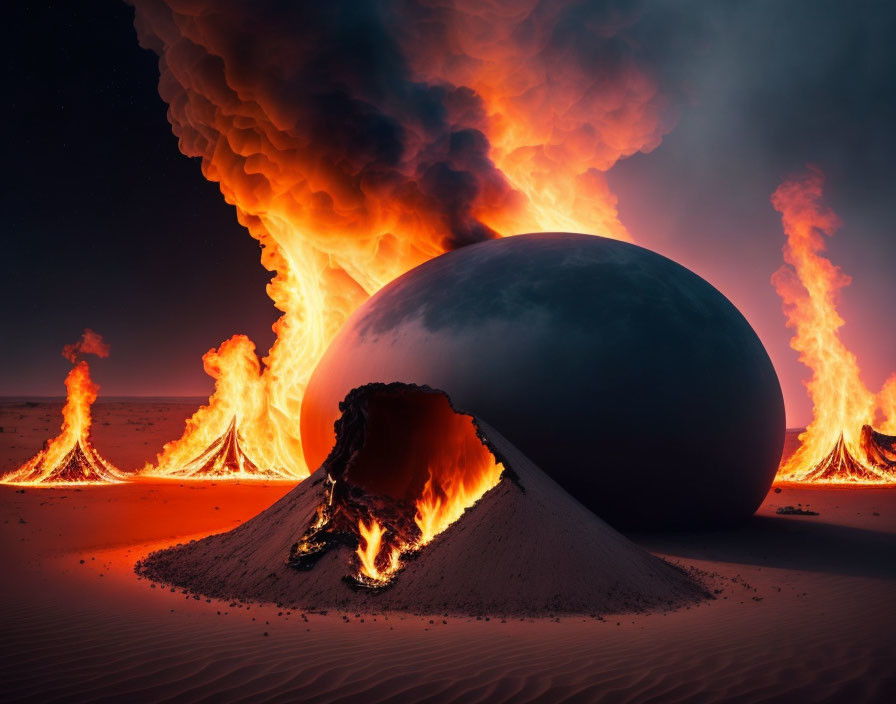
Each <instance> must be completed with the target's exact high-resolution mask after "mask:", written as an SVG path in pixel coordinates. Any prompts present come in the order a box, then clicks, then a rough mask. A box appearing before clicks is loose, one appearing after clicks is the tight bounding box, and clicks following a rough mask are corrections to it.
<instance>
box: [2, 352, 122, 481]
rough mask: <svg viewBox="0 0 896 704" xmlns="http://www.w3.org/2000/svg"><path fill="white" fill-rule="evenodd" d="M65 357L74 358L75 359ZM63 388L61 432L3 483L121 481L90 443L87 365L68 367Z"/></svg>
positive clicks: (92, 397) (92, 396)
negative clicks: (64, 391) (64, 392)
mask: <svg viewBox="0 0 896 704" xmlns="http://www.w3.org/2000/svg"><path fill="white" fill-rule="evenodd" d="M66 349H67V350H68V349H69V347H66ZM103 356H105V355H103ZM69 358H70V359H75V356H74V355H73V356H72V357H69ZM65 388H66V400H65V405H64V406H63V408H62V432H61V433H60V434H59V435H57V436H56V437H55V438H53V439H52V440H49V441H48V442H47V444H46V446H45V447H44V449H43V450H41V451H40V452H38V453H37V454H36V455H35V456H34V457H32V458H31V459H30V460H28V461H27V462H26V463H25V464H23V465H22V466H21V467H19V468H18V469H17V470H15V471H13V472H10V473H9V474H8V475H6V476H5V477H4V478H3V479H2V483H3V484H29V485H30V484H43V485H47V484H103V483H108V482H118V481H121V480H122V479H123V478H124V477H123V476H122V474H121V473H120V472H119V471H118V470H117V469H116V468H115V467H114V466H112V465H111V464H110V463H109V462H107V461H106V460H104V459H103V458H102V457H100V455H99V454H98V453H97V452H96V450H95V449H94V448H93V445H92V444H91V442H90V407H91V405H93V402H94V401H96V397H97V393H98V392H99V387H98V386H97V385H96V384H94V383H93V381H92V380H91V378H90V368H89V367H88V365H87V362H85V361H81V362H78V363H76V364H75V366H74V367H72V369H71V371H69V373H68V375H67V376H66V377H65Z"/></svg>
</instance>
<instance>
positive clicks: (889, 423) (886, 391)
mask: <svg viewBox="0 0 896 704" xmlns="http://www.w3.org/2000/svg"><path fill="white" fill-rule="evenodd" d="M877 405H878V407H879V408H880V411H881V413H882V414H883V417H884V421H883V423H881V425H880V431H881V432H882V433H886V434H887V435H896V374H892V375H891V376H890V378H889V379H887V381H886V382H885V383H884V386H883V388H882V389H881V390H880V393H879V394H878V395H877Z"/></svg>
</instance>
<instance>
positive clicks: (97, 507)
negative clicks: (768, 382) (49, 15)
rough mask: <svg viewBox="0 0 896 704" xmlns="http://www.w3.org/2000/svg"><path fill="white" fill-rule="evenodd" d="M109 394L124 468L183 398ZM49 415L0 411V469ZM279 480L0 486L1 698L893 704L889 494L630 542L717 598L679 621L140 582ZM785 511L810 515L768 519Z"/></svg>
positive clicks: (794, 494) (106, 441) (795, 498)
mask: <svg viewBox="0 0 896 704" xmlns="http://www.w3.org/2000/svg"><path fill="white" fill-rule="evenodd" d="M104 406H105V404H102V403H98V404H97V405H96V406H95V413H94V417H95V419H96V420H97V422H98V427H97V428H96V432H95V434H94V444H95V445H96V447H97V449H98V450H99V451H100V452H101V453H103V454H104V455H105V456H106V457H107V458H108V459H109V460H111V461H112V462H114V463H116V464H117V465H118V466H120V467H121V468H123V469H131V468H134V467H136V466H139V465H140V464H142V463H143V462H144V461H146V460H148V459H151V457H152V456H153V455H154V454H155V452H157V451H158V449H159V448H160V447H161V444H162V443H163V442H165V441H167V440H170V439H171V438H173V437H176V436H177V435H178V434H179V432H180V429H181V427H182V423H183V419H184V418H185V417H186V416H187V415H189V413H190V412H191V411H192V410H193V408H194V407H195V406H191V405H190V404H189V403H169V404H164V403H161V402H151V403H136V402H121V403H119V404H109V407H108V408H104ZM45 417H47V418H49V421H47V422H45V421H44V420H42V419H43V418H45ZM57 419H58V408H52V407H50V406H47V405H45V404H38V405H34V406H21V405H20V404H19V405H15V406H10V405H8V404H6V405H3V406H0V426H2V427H3V433H0V453H2V454H0V467H2V468H3V469H4V470H5V469H8V468H11V466H14V465H15V464H16V463H18V462H21V461H23V460H25V459H27V458H28V457H29V456H30V455H31V454H33V452H34V451H36V450H37V449H39V447H40V445H41V443H42V442H43V440H44V439H45V438H46V437H49V436H50V435H52V434H53V432H55V429H56V427H58V420H57ZM13 420H14V423H13V422H11V421H13ZM104 421H107V422H108V423H109V425H108V426H107V425H103V424H102V423H103V422H104ZM150 423H151V425H150ZM44 427H48V428H50V429H51V430H50V431H48V432H45V430H44ZM13 428H14V430H8V429H13ZM794 442H795V440H794V439H791V442H790V446H791V447H793V446H794V444H793V443H794ZM292 488H293V485H292V484H288V483H273V482H267V483H265V482H254V483H251V484H228V483H224V482H178V481H166V482H162V481H154V482H136V483H131V484H123V485H114V486H94V487H84V488H81V489H80V490H78V489H73V488H57V489H36V488H26V489H25V490H24V493H19V492H20V491H21V489H18V488H16V487H9V486H0V520H2V521H3V523H2V530H3V532H2V540H0V563H2V565H3V570H2V577H0V623H2V624H3V628H2V632H0V647H2V650H3V653H4V657H3V658H2V659H0V677H2V682H3V697H4V700H5V701H27V700H31V701H103V700H106V701H108V700H121V699H127V700H129V701H194V700H208V701H241V700H242V701H245V700H251V701H258V702H267V701H271V702H277V701H312V702H314V701H345V702H349V701H358V700H363V701H368V702H385V701H409V700H421V701H458V702H459V701H464V702H467V701H472V702H476V701H483V702H484V701H488V702H494V701H524V702H525V701H552V702H553V701H570V702H571V701H613V702H644V701H664V702H676V701H733V702H758V701H763V702H764V701H781V702H784V701H787V702H793V701H800V702H814V701H865V702H889V701H892V695H893V692H894V691H896V671H894V669H893V666H892V663H893V661H894V656H896V647H894V643H896V638H894V635H893V634H894V629H896V605H894V599H896V598H894V596H893V594H894V586H896V560H894V557H893V556H894V554H896V552H894V548H896V490H893V489H879V488H876V489H830V488H806V487H792V486H784V487H782V488H781V492H780V493H776V492H774V491H773V492H771V493H769V495H768V497H767V498H766V500H765V502H764V503H763V505H762V507H761V508H760V510H759V511H758V513H757V515H756V516H755V517H754V518H753V519H752V520H750V521H749V522H747V523H746V524H744V525H742V526H741V527H739V528H736V529H731V530H726V531H718V532H712V533H675V534H658V535H629V536H628V537H629V538H630V539H631V540H633V542H634V543H635V544H637V545H639V546H641V547H642V548H645V549H647V550H649V551H650V552H653V553H654V554H655V555H659V556H661V557H663V558H665V559H666V560H668V561H670V562H672V563H673V564H679V565H681V566H682V567H684V568H694V569H697V570H701V571H704V572H706V573H707V574H708V575H712V576H708V577H707V580H708V583H710V584H711V586H712V589H713V591H715V590H718V593H716V594H715V599H712V600H706V601H703V602H700V603H698V604H695V605H692V606H690V607H687V606H685V607H683V608H680V609H677V610H673V611H650V612H647V613H641V614H628V615H625V616H614V615H613V614H610V613H604V614H600V616H601V617H602V618H597V615H595V616H594V617H592V616H591V615H589V614H583V615H576V616H572V615H565V614H564V615H559V616H558V615H554V617H553V618H550V617H543V618H528V617H517V618H502V614H498V613H495V614H486V615H480V616H478V617H475V616H460V615H450V616H447V617H445V616H441V617H438V616H432V615H428V616H422V615H415V614H413V613H402V612H397V611H390V612H386V613H383V612H381V611H375V610H372V609H371V610H366V611H364V612H361V611H344V610H341V611H340V610H336V609H331V610H327V611H326V613H321V612H300V611H296V610H290V609H285V608H279V607H277V606H276V605H260V604H257V603H248V602H235V601H218V600H214V599H210V600H207V599H206V598H203V597H199V598H196V596H194V595H191V594H183V593H182V591H181V590H178V589H175V590H173V591H172V590H171V588H169V587H163V586H161V585H159V584H155V585H154V584H153V583H152V582H150V581H149V580H147V579H141V578H139V577H138V576H137V575H136V574H135V573H134V571H133V567H134V563H135V562H136V561H137V560H138V559H140V558H142V557H144V556H146V555H147V554H149V553H150V552H152V551H153V550H157V549H160V548H162V547H166V546H170V545H172V544H175V543H178V542H181V543H186V542H188V541H189V540H191V539H197V538H201V537H204V536H207V535H211V534H214V533H220V532H224V531H227V530H230V529H232V528H233V527H235V526H238V525H240V524H241V523H244V522H246V521H248V520H249V519H251V518H252V517H253V516H255V515H256V514H258V513H259V512H260V511H262V510H263V509H265V508H267V507H268V506H270V505H271V504H273V503H275V502H276V501H277V500H278V499H280V498H281V497H283V496H284V495H285V494H286V493H288V492H289V491H290V490H291V489H292ZM797 504H801V505H803V506H807V505H808V506H810V507H811V508H812V509H813V510H815V511H818V513H819V515H818V516H779V515H777V514H776V513H775V511H776V509H777V508H778V507H780V506H783V505H797Z"/></svg>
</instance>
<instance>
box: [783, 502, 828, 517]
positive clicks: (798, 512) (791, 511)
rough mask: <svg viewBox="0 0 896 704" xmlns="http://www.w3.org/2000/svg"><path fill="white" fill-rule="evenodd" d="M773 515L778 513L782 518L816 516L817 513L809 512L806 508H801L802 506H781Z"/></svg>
mask: <svg viewBox="0 0 896 704" xmlns="http://www.w3.org/2000/svg"><path fill="white" fill-rule="evenodd" d="M775 513H780V514H781V515H782V516H817V515H818V511H810V510H809V509H808V508H803V507H802V505H797V506H781V508H779V509H778V510H777V511H775Z"/></svg>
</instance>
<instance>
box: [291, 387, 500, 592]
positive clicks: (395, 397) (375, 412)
mask: <svg viewBox="0 0 896 704" xmlns="http://www.w3.org/2000/svg"><path fill="white" fill-rule="evenodd" d="M371 389H374V390H373V391H371ZM365 394H369V395H366V396H365ZM351 398H353V399H357V398H362V401H361V402H360V403H355V402H354V401H352V403H351V404H349V400H348V399H347V401H346V403H347V404H349V406H348V408H347V410H346V412H345V414H344V415H343V417H342V419H340V421H339V425H340V426H341V427H342V428H349V429H350V430H351V429H352V428H357V427H358V424H360V423H364V424H365V429H364V431H363V437H362V438H361V439H360V441H361V442H362V443H363V445H362V446H361V447H357V446H356V445H355V443H356V442H357V441H358V439H357V438H355V437H352V433H351V432H349V433H347V434H345V435H343V439H342V440H341V443H342V444H341V445H340V444H337V447H336V448H335V449H334V451H333V453H332V454H331V455H330V457H329V458H328V460H327V463H325V467H326V469H327V472H328V475H327V476H328V482H327V485H326V491H325V497H324V500H323V502H322V503H321V505H320V506H319V507H318V510H317V513H316V515H315V516H314V518H313V520H312V523H311V525H310V526H309V527H308V529H307V530H306V531H305V533H304V534H303V535H302V537H301V538H300V539H299V540H298V542H297V543H296V544H295V545H294V546H293V550H292V553H291V555H290V559H289V561H290V564H292V565H293V566H294V567H297V568H299V569H310V568H311V567H313V565H314V563H315V562H316V561H317V560H318V559H319V558H320V556H321V555H322V554H323V553H324V552H325V551H326V550H328V549H330V548H332V547H334V546H336V545H338V544H341V543H346V542H347V543H349V544H356V545H357V546H358V547H357V549H356V550H355V552H354V555H355V557H356V558H357V565H356V567H355V572H354V574H353V575H352V577H351V581H352V583H353V584H354V585H355V586H358V587H363V588H370V589H377V588H380V587H383V586H386V585H387V584H388V583H389V582H390V581H391V580H392V579H393V578H394V577H395V575H396V574H397V573H398V572H399V571H400V570H401V568H402V564H403V561H404V560H405V559H406V558H407V557H409V556H411V555H413V554H414V553H417V552H419V551H420V550H422V549H423V548H424V547H425V546H426V545H427V544H429V543H430V542H432V541H433V540H434V539H435V538H436V537H437V536H438V535H439V534H441V533H443V532H444V531H445V530H446V529H447V528H448V527H449V526H450V525H451V524H453V523H454V522H455V521H457V520H458V519H460V518H461V516H463V514H464V511H466V510H467V509H468V508H470V507H471V506H472V505H473V504H475V503H476V502H477V501H478V500H479V499H480V498H481V497H482V496H483V495H484V494H485V493H486V492H487V491H488V490H489V489H492V488H494V487H495V486H497V484H498V482H499V481H500V480H501V476H502V473H503V471H504V466H503V465H502V464H501V463H500V462H499V461H497V459H496V458H495V457H494V455H492V453H491V451H490V450H489V449H488V448H487V447H486V446H485V445H484V444H483V442H482V440H481V439H480V437H479V435H478V433H477V430H476V426H475V423H474V420H473V418H472V417H471V416H468V415H466V414H463V413H458V412H456V411H454V409H453V408H452V407H451V404H450V402H449V401H448V399H447V398H446V397H445V396H444V395H443V394H441V393H438V392H433V391H431V390H423V389H418V388H415V387H409V386H406V385H402V384H393V385H389V386H383V385H372V386H371V387H364V388H362V389H359V390H356V391H354V392H352V394H350V399H351ZM352 404H354V405H352ZM346 437H347V438H348V439H346Z"/></svg>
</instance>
